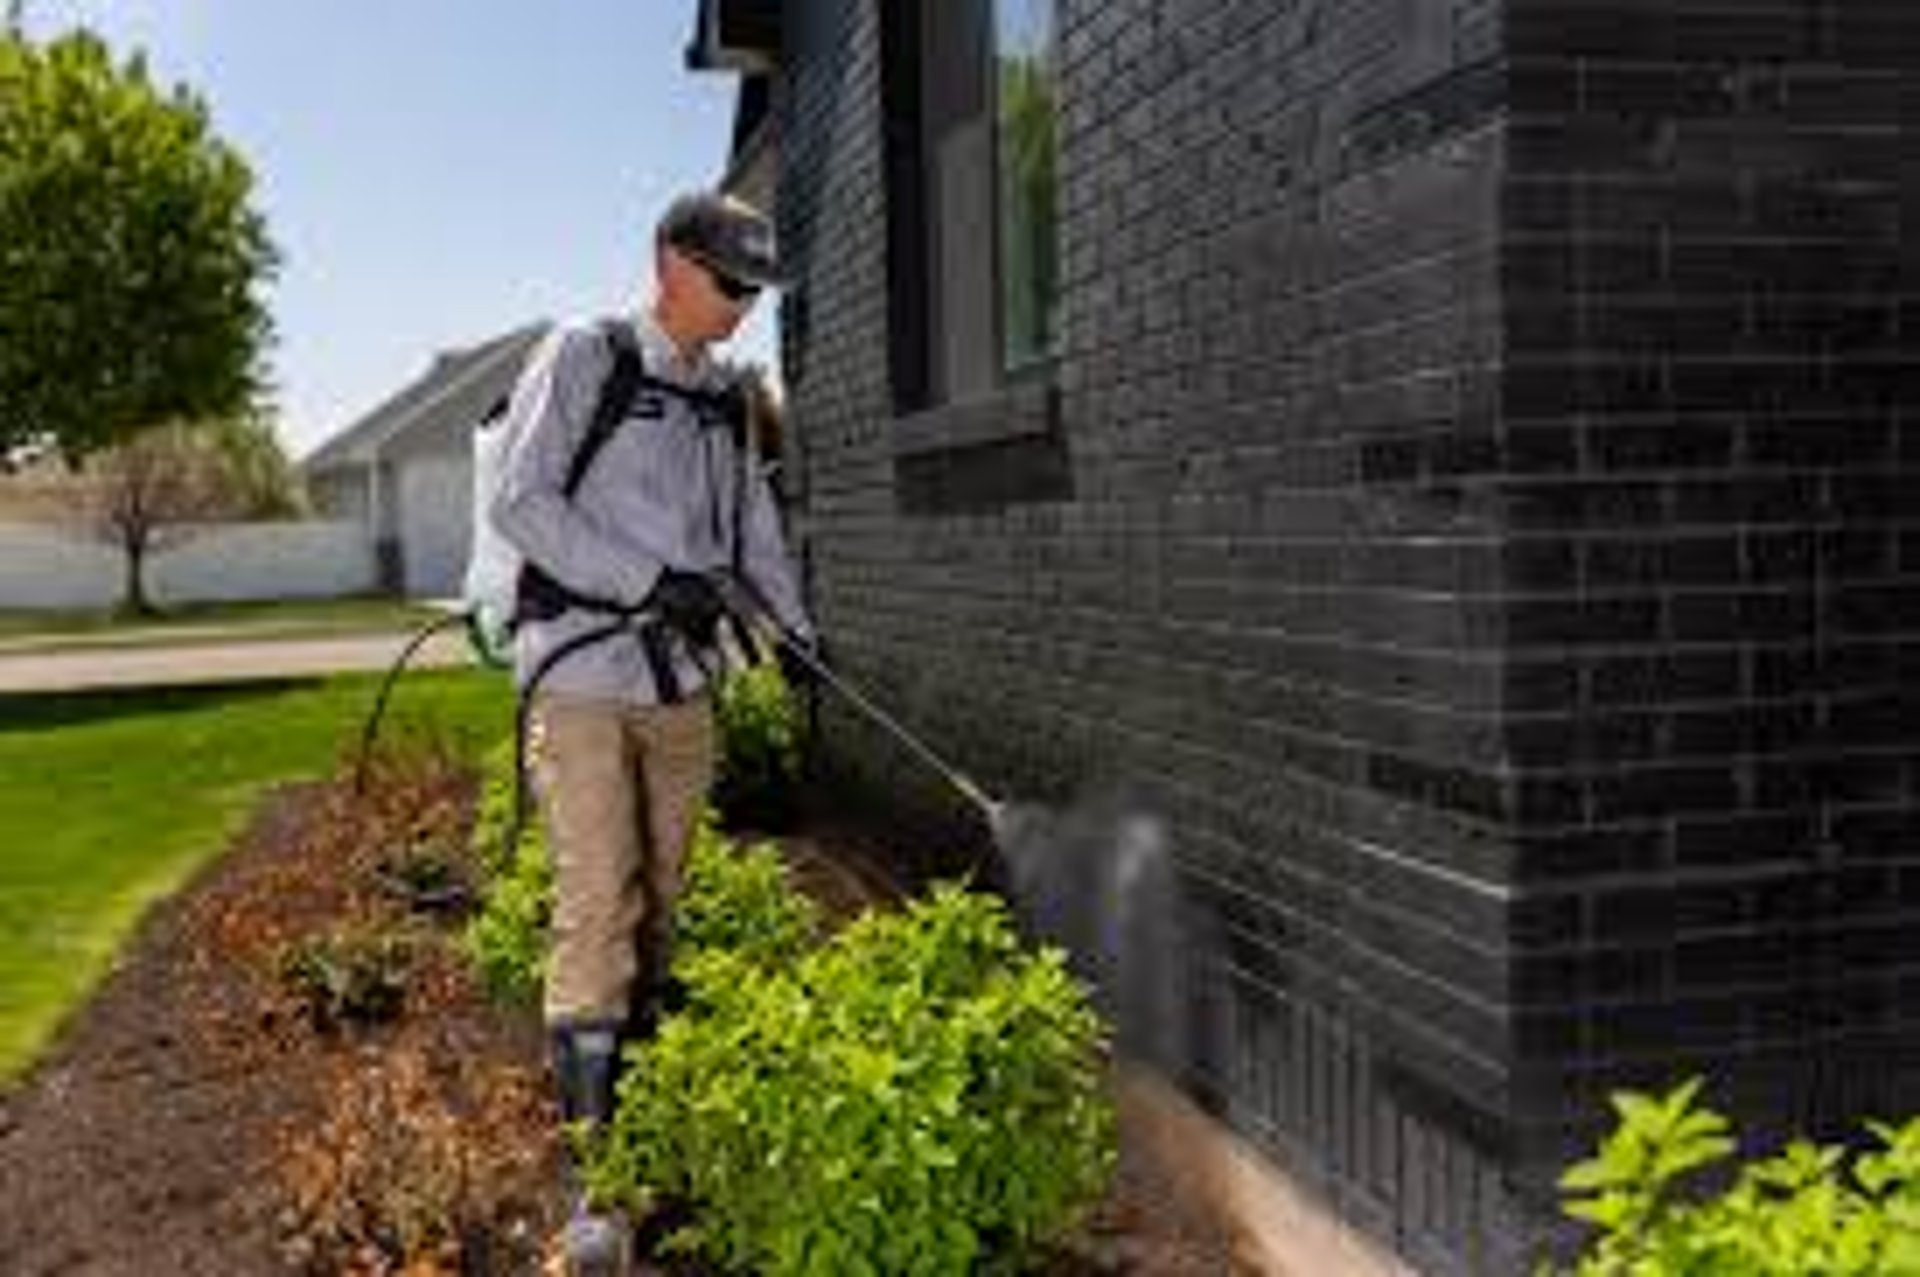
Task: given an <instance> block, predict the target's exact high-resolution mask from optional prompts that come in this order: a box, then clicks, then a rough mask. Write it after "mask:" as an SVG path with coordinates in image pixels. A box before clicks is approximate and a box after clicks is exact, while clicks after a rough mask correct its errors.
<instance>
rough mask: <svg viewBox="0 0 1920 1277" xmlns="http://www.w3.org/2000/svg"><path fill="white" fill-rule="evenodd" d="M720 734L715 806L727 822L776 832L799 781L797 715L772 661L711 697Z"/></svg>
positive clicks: (790, 810)
mask: <svg viewBox="0 0 1920 1277" xmlns="http://www.w3.org/2000/svg"><path fill="white" fill-rule="evenodd" d="M715 716H716V718H717V720H718V725H719V730H720V761H719V774H718V775H717V776H716V777H715V779H714V789H713V798H714V805H715V806H716V807H718V808H719V809H720V814H721V815H722V816H723V817H725V818H726V820H727V822H728V823H729V824H731V825H735V826H745V827H751V828H759V829H778V828H781V827H782V826H783V825H784V824H785V823H786V821H787V820H788V819H789V818H790V817H791V816H792V814H793V806H794V791H795V787H796V785H797V784H798V782H799V778H800V740H801V733H800V711H799V706H798V703H797V702H796V700H795V698H794V695H793V693H792V691H791V690H790V689H789V688H788V687H787V682H786V680H785V679H784V678H782V677H781V676H780V670H779V667H778V666H776V665H774V664H773V663H772V662H768V663H766V664H762V665H757V666H755V667H753V668H752V669H748V670H745V671H743V672H740V673H737V674H734V675H733V676H731V677H729V678H728V679H727V680H726V681H725V682H724V683H723V684H721V687H720V693H719V696H718V697H717V698H716V699H715Z"/></svg>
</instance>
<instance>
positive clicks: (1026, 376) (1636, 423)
mask: <svg viewBox="0 0 1920 1277" xmlns="http://www.w3.org/2000/svg"><path fill="white" fill-rule="evenodd" d="M699 14H700V17H699V27H698V35H697V38H696V40H695V45H694V48H693V50H692V54H691V61H692V63H693V64H694V65H695V66H707V67H721V68H729V69H732V70H735V71H738V72H740V73H742V74H743V75H745V76H747V77H748V83H749V84H750V85H752V84H753V81H754V80H756V79H757V80H758V81H759V83H758V84H757V86H753V87H751V88H750V91H748V92H743V103H744V102H747V101H750V100H757V101H759V102H760V103H762V104H763V107H762V108H761V109H762V111H763V119H762V120H761V121H760V123H759V124H758V125H756V126H755V127H753V128H751V129H746V130H743V132H744V134H745V136H746V137H747V138H753V139H757V142H756V145H759V146H760V147H761V148H762V150H761V151H760V153H759V155H757V156H756V155H752V154H748V153H746V152H745V151H742V153H741V154H740V155H739V156H737V157H736V162H735V165H734V172H735V176H736V180H746V179H747V178H748V176H749V175H758V176H756V177H754V179H753V180H755V181H758V182H760V183H761V185H762V188H763V189H765V187H766V183H767V181H768V179H767V178H766V176H765V168H766V165H767V164H769V163H773V162H774V152H776V151H777V169H778V171H777V177H776V178H775V179H773V182H772V188H771V189H773V190H775V191H777V199H776V205H777V212H778V219H779V223H780V229H781V234H782V238H783V242H784V244H785V245H786V248H787V250H788V252H789V254H790V257H791V259H792V262H793V264H794V266H795V268H796V279H795V281H794V287H792V288H791V289H790V290H788V291H787V292H786V294H785V295H784V297H783V299H782V312H781V320H782V345H783V362H784V369H783V372H784V377H785V382H786V386H787V391H788V405H789V411H790V414H791V429H790V431H789V432H788V433H789V438H790V440H791V443H790V445H789V449H790V451H789V456H788V464H789V467H790V470H791V476H792V479H793V483H792V485H791V487H792V493H793V495H794V496H795V498H796V500H797V508H796V511H795V513H796V528H797V529H798V534H799V541H800V550H801V553H802V556H803V559H804V562H805V565H806V570H807V574H808V579H809V593H810V597H811V600H812V606H813V608H814V610H815V614H816V617H817V619H818V621H819V623H820V626H821V629H822V632H823V635H824V636H825V639H826V642H827V643H828V644H829V646H830V649H831V651H832V652H833V655H834V658H835V660H836V661H837V662H838V663H839V664H840V665H841V666H842V668H843V669H844V670H845V671H846V672H847V673H848V674H849V675H850V676H852V677H854V678H856V679H858V680H860V681H861V682H863V683H865V684H867V685H870V686H872V687H874V688H876V689H879V690H880V691H881V692H882V693H883V695H885V696H886V698H887V699H888V700H889V703H890V704H891V705H892V706H893V707H894V708H895V709H897V710H898V711H899V712H900V713H901V715H902V716H903V717H904V718H905V719H907V720H908V721H910V722H913V723H915V724H918V725H920V726H922V727H924V728H925V729H926V730H927V732H928V733H929V734H930V735H931V736H932V737H933V738H934V739H935V740H936V741H937V742H938V743H939V744H940V745H941V746H942V747H943V748H944V749H946V750H948V751H950V752H951V753H952V754H953V755H955V756H956V757H958V758H960V759H962V760H965V761H966V762H967V763H968V764H969V765H970V766H972V767H975V768H977V770H978V771H979V772H980V773H981V775H982V777H983V778H984V779H985V780H986V781H987V782H988V783H989V784H990V785H991V786H992V787H993V788H994V789H996V790H998V791H999V792H1003V793H1006V794H1011V795H1017V796H1034V797H1049V796H1059V795H1066V794H1072V793H1077V792H1081V791H1085V790H1088V789H1094V788H1105V789H1109V790H1116V791H1120V792H1124V793H1126V794H1129V795H1131V796H1132V797H1133V799H1134V800H1135V801H1136V802H1137V803H1138V804H1140V805H1141V806H1142V807H1143V808H1146V809H1148V810H1150V811H1151V812H1153V813H1154V814H1155V815H1157V816H1158V817H1159V818H1160V819H1162V820H1164V822H1165V823H1166V828H1167V830H1168V832H1169V845H1170V846H1171V848H1172V852H1173V871H1174V878H1175V882H1176V887H1177V889H1175V890H1169V891H1167V892H1165V893H1163V894H1164V896H1165V899H1166V901H1168V902H1169V903H1170V904H1172V905H1174V906H1177V909H1178V920H1177V928H1176V930H1177V933H1178V934H1179V935H1180V936H1181V937H1182V943H1181V944H1180V945H1179V946H1178V947H1177V951H1175V952H1169V953H1166V954H1164V955H1156V958H1157V959H1158V960H1160V961H1163V962H1164V963H1165V965H1166V966H1167V967H1169V968H1177V969H1178V970H1179V972H1180V974H1181V976H1182V979H1183V988H1184V990H1185V992H1184V996H1183V997H1182V999H1181V1001H1180V1004H1179V1005H1180V1006H1181V1008H1182V1009H1183V1010H1184V1012H1185V1017H1186V1018H1185V1021H1184V1024H1185V1036H1184V1038H1183V1040H1182V1041H1181V1042H1180V1043H1179V1047H1180V1052H1179V1055H1178V1057H1177V1059H1176V1060H1175V1062H1174V1064H1173V1065H1172V1066H1171V1071H1172V1073H1173V1075H1174V1079H1175V1080H1176V1081H1177V1082H1178V1083H1179V1085H1180V1087H1181V1089H1182V1090H1183V1091H1184V1092H1185V1094H1187V1095H1188V1096H1191V1097H1193V1098H1194V1099H1195V1100H1197V1101H1199V1103H1200V1105H1202V1106H1203V1107H1204V1108H1205V1109H1206V1110H1207V1111H1209V1112H1211V1113H1212V1114H1214V1115H1216V1116H1217V1117H1219V1118H1220V1119H1221V1120H1222V1121H1223V1122H1224V1123H1225V1124H1226V1125H1228V1126H1230V1127H1231V1128H1232V1129H1233V1130H1234V1131H1236V1132H1238V1133H1239V1134H1240V1135H1242V1136H1243V1137H1245V1139H1246V1140H1248V1141H1250V1142H1251V1143H1252V1145H1254V1146H1255V1147H1257V1148H1258V1149H1259V1150H1260V1151H1261V1152H1262V1153H1263V1154H1264V1158H1265V1162H1266V1164H1267V1166H1268V1167H1269V1169H1270V1170H1271V1171H1273V1172H1275V1173H1279V1174H1284V1176H1285V1178H1286V1179H1287V1180H1288V1181H1289V1182H1290V1183H1291V1185H1292V1189H1293V1191H1294V1193H1295V1198H1294V1200H1295V1201H1297V1202H1305V1203H1310V1204H1315V1205H1317V1206H1318V1207H1319V1208H1320V1209H1321V1210H1322V1211H1323V1212H1324V1213H1325V1214H1326V1215H1330V1216H1333V1217H1337V1218H1339V1219H1341V1220H1343V1221H1345V1222H1346V1223H1347V1224H1349V1225H1351V1226H1353V1227H1354V1228H1355V1229H1357V1230H1359V1232H1360V1233H1361V1234H1364V1235H1365V1236H1367V1237H1370V1238H1372V1239H1374V1241H1375V1243H1377V1244H1378V1246H1379V1247H1381V1248H1382V1249H1385V1250H1389V1251H1391V1252H1393V1253H1394V1254H1396V1255H1398V1256H1399V1257H1401V1258H1402V1259H1404V1260H1406V1261H1409V1262H1411V1263H1413V1264H1414V1265H1416V1266H1418V1267H1419V1268H1420V1269H1421V1270H1422V1271H1424V1272H1430V1273H1440V1274H1466V1275H1471V1277H1500V1275H1503V1274H1518V1273H1524V1272H1528V1271H1530V1270H1531V1261H1532V1260H1533V1259H1534V1258H1537V1257H1538V1256H1539V1255H1540V1254H1541V1253H1542V1252H1543V1250H1544V1249H1545V1248H1547V1247H1548V1246H1549V1245H1550V1244H1551V1243H1552V1241H1553V1239H1554V1238H1555V1237H1556V1236H1559V1237H1564V1225H1556V1222H1555V1214H1554V1201H1553V1198H1554V1188H1553V1185H1554V1179H1555V1176H1556V1174H1557V1172H1558V1170H1559V1169H1560V1168H1561V1167H1562V1166H1563V1165H1564V1164H1565V1162H1566V1161H1567V1160H1568V1159H1570V1158H1571V1157H1573V1156H1575V1155H1576V1154H1578V1153H1579V1152H1581V1151H1582V1150H1583V1148H1584V1147H1586V1143H1587V1141H1588V1140H1590V1139H1591V1137H1592V1136H1593V1135H1594V1134H1595V1133H1596V1131H1597V1130H1598V1129H1599V1127H1600V1126H1601V1125H1602V1124H1603V1123H1604V1121H1605V1119H1606V1116H1607V1114H1606V1110H1605V1104H1604V1097H1605V1095H1606V1093H1607V1092H1608V1090H1609V1089H1610V1088H1613V1087H1617V1086H1620V1085H1622V1084H1634V1083H1640V1084H1664V1083H1668V1082H1671V1081H1674V1080H1676V1079H1679V1078H1681V1077H1684V1076H1686V1075H1688V1074H1691V1073H1700V1074H1703V1075H1705V1076H1706V1077H1707V1078H1708V1079H1709V1082H1710V1091H1709V1097H1710V1099H1711V1100H1712V1101H1714V1102H1715V1103H1717V1104H1719V1105H1721V1106H1723V1107H1725V1108H1728V1109H1730V1110H1732V1111H1733V1112H1734V1113H1735V1114H1736V1116H1737V1117H1738V1118H1739V1119H1740V1120H1741V1121H1742V1122H1743V1123H1745V1124H1746V1125H1747V1128H1748V1129H1749V1130H1752V1131H1754V1132H1755V1133H1756V1134H1758V1135H1762V1136H1772V1135H1778V1134H1780V1133H1781V1132H1783V1131H1785V1130H1788V1129H1800V1130H1805V1131H1808V1132H1810V1133H1814V1134H1832V1133H1834V1132H1835V1131H1836V1130H1838V1129H1841V1128H1845V1127H1848V1126H1851V1125H1852V1124H1853V1123H1854V1122H1855V1120H1856V1119H1858V1118H1861V1117H1865V1116H1871V1115H1880V1116H1892V1115H1900V1114H1909V1113H1913V1112H1916V1111H1920V1068H1916V1067H1914V1063H1913V1062H1914V1061H1915V1060H1916V1059H1920V689H1917V687H1916V682H1915V671H1916V670H1920V532H1917V531H1916V525H1915V523H1914V515H1913V511H1914V509H1915V504H1914V498H1913V494H1914V492H1915V491H1917V490H1920V473H1917V471H1920V434H1917V433H1916V426H1915V422H1916V420H1920V415H1917V414H1920V370H1917V368H1916V363H1915V360H1916V357H1917V356H1920V326H1917V325H1915V324H1914V323H1913V319H1914V310H1913V305H1912V296H1913V289H1914V283H1915V280H1916V279H1917V278H1920V255H1917V253H1920V250H1917V248H1916V246H1917V245H1920V237H1916V236H1915V235H1914V234H1913V225H1914V222H1913V199H1912V195H1911V190H1912V174H1914V173H1915V172H1917V171H1920V132H1916V131H1915V130H1913V129H1912V128H1911V127H1910V123H1911V121H1910V119H1909V118H1908V116H1909V109H1910V107H1911V103H1912V101H1913V99H1914V89H1915V86H1916V84H1920V5H1913V4H1900V5H1891V4H1878V5H1876V4H1824V5H1789V4H1728V3H1726V0H1665V2H1664V3H1662V4H1660V5H1648V4H1646V3H1644V2H1643V0H1582V2H1581V3H1578V4H1571V5H1569V4H1564V3H1561V2H1560V0H1555V2H1553V3H1548V2H1546V0H1504V3H1503V2H1500V0H1418V2H1417V3H1416V2H1411V0H1339V2H1338V3H1317V2H1316V3H1291V2H1289V3H1277V2H1275V0H1225V2H1220V3H1180V2H1176V0H1061V2H1060V3H1057V4H1049V3H1044V2H1043V0H919V2H917V3H916V2H913V0H901V2H898V3H896V2H893V0H885V2H883V0H807V2H806V3H804V4H803V3H798V2H791V3H775V2H772V0H763V2H761V3H747V2H744V0H703V3H701V4H700V6H699ZM742 140H743V141H744V138H743V139H742ZM822 722H823V726H824V729H825V734H824V741H825V744H826V746H827V748H828V752H829V758H830V760H831V761H832V762H833V764H834V765H835V766H837V767H840V768H841V769H842V770H843V771H847V772H851V773H854V774H856V775H865V776H871V777H879V778H881V779H883V780H885V781H886V782H887V785H886V786H884V787H885V788H890V789H892V790H893V791H894V792H896V793H911V794H915V795H918V796H922V797H917V798H916V799H915V800H914V801H913V802H911V803H909V804H907V808H908V810H907V814H908V815H910V816H914V817H915V818H917V819H920V820H921V821H923V822H925V823H927V824H928V825H930V826H931V827H934V828H956V826H955V825H954V824H953V822H946V823H945V824H942V823H941V822H939V821H937V820H936V819H935V817H937V816H938V814H939V813H938V812H937V810H936V806H935V803H934V801H933V799H932V797H931V796H930V795H929V794H928V791H927V789H926V787H925V786H921V785H919V783H918V781H917V774H916V773H914V772H912V770H911V769H910V768H908V767H907V766H906V765H905V764H904V763H902V762H900V761H898V755H897V752H896V753H895V754H894V755H893V756H892V758H891V760H890V759H889V756H888V755H887V753H886V752H885V751H884V750H883V749H882V748H881V747H880V746H878V745H877V744H875V742H874V738H873V736H872V735H871V733H863V732H862V731H860V730H859V727H858V724H857V722H856V721H855V720H854V719H852V718H851V717H850V716H847V715H845V714H844V713H842V712H839V710H838V709H837V707H836V706H834V704H833V703H832V702H831V700H829V701H827V702H825V703H824V708H823V718H822ZM929 845H937V844H929ZM1296 1231H1297V1232H1299V1233H1300V1235H1305V1232H1304V1231H1302V1230H1296ZM1357 1254H1358V1251H1354V1252H1351V1253H1350V1254H1349V1259H1352V1261H1353V1263H1354V1264H1356V1265H1357V1264H1358V1263H1359V1260H1358V1259H1354V1258H1353V1256H1354V1255H1357ZM1354 1270H1356V1271H1357V1270H1358V1269H1357V1268H1356V1269H1354ZM1291 1271H1299V1272H1313V1273H1315V1274H1317V1275H1318V1277H1327V1275H1328V1274H1332V1273H1335V1272H1338V1271H1341V1268H1340V1266H1339V1265H1338V1264H1334V1263H1331V1262H1322V1261H1315V1260H1302V1261H1301V1262H1300V1263H1299V1264H1298V1265H1297V1266H1296V1267H1294V1268H1293V1269H1291Z"/></svg>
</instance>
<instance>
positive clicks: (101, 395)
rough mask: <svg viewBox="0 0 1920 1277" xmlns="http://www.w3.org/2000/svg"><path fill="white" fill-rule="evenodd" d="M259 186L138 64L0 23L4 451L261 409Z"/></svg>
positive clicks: (191, 105)
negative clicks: (257, 406)
mask: <svg viewBox="0 0 1920 1277" xmlns="http://www.w3.org/2000/svg"><path fill="white" fill-rule="evenodd" d="M253 192H254V183H253V174H252V172H251V170H250V169H249V168H248V166H247V164H246V162H245V161H244V160H243V159H242V158H241V157H240V155H239V154H238V153H237V152H235V151H234V150H233V149H232V148H231V147H230V146H228V145H227V144H226V143H225V142H223V141H222V140H220V139H219V138H218V137H217V136H216V135H215V134H214V132H213V129H212V126H211V123H210V121H209V118H208V114H207V110H206V108H205V106H204V105H203V104H202V103H201V101H200V100H199V99H198V98H196V97H195V96H194V95H193V94H192V93H190V92H189V91H187V90H186V89H184V88H180V87H175V88H173V89H171V90H164V91H163V90H162V89H161V88H159V87H157V86H156V85H155V84H154V83H153V82H152V80H151V78H150V77H149V75H148V72H147V68H146V65H145V62H144V60H143V59H142V58H141V57H140V56H138V55H135V56H133V57H131V58H129V59H127V60H125V61H116V60H115V58H114V57H113V55H112V54H111V53H110V52H109V50H108V49H107V47H106V46H105V45H104V44H103V43H102V42H101V41H100V40H99V39H98V38H96V37H95V36H93V35H91V34H88V33H86V32H76V33H73V34H70V35H66V36H62V37H60V38H58V39H55V40H52V41H50V42H47V43H36V42H35V41H32V40H30V39H28V38H27V37H26V36H25V35H24V34H23V33H22V32H20V31H19V30H17V29H10V30H0V453H6V452H9V451H12V450H14V449H16V448H18V447H20V446H21V445H23V444H38V445H51V446H53V447H55V448H57V449H58V450H59V451H60V452H62V453H63V454H65V455H66V456H67V457H68V458H69V459H77V458H80V457H83V456H85V455H86V454H88V453H90V452H94V451H96V450H98V449H101V448H105V447H108V446H110V445H112V444H115V443H117V442H119V441H121V440H124V439H126V438H129V437H130V436H132V435H134V434H136V433H138V432H139V431H141V430H144V429H147V428H150V427H154V426H156V425H158V424H159V423H162V422H165V421H169V420H182V419H185V420H205V419H210V418H217V417H231V416H234V415H237V414H239V413H240V412H242V411H244V410H246V409H247V408H248V407H249V406H250V405H251V404H252V402H253V400H254V398H255V396H256V395H257V393H258V391H259V389H260V385H261V376H260V369H261V365H262V358H263V353H264V351H265V348H266V345H267V342H268V340H269V336H270V323H269V319H268V316H267V312H266V309H265V306H264V303H263V301H262V299H261V297H260V289H261V286H262V285H263V284H264V283H265V282H266V281H267V280H268V279H270V278H271V277H272V275H273V273H274V271H275V269H276V265H277V253H276V251H275V249H274V247H273V244H272V242H271V241H270V239H269V238H268V235H267V230H266V225H265V222H264V220H263V219H262V217H261V216H260V214H259V213H258V212H257V211H256V210H255V209H254V207H253V204H252V199H253Z"/></svg>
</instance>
